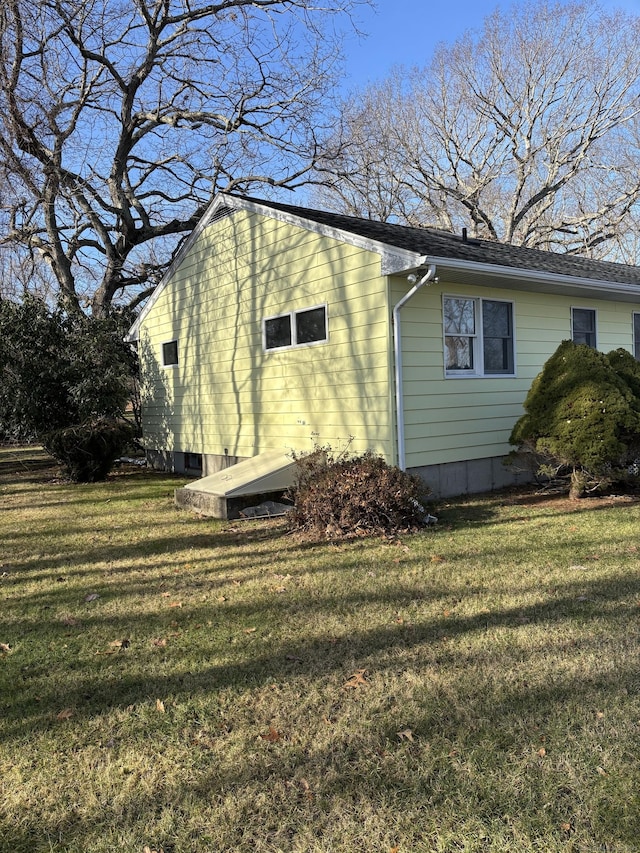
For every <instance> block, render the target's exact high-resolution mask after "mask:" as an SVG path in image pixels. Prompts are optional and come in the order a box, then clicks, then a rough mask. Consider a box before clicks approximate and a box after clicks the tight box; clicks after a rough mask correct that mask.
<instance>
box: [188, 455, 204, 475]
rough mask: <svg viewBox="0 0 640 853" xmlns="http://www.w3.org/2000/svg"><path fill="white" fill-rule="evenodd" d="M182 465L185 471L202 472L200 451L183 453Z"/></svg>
mask: <svg viewBox="0 0 640 853" xmlns="http://www.w3.org/2000/svg"><path fill="white" fill-rule="evenodd" d="M184 467H185V470H186V471H199V472H202V454H201V453H185V454H184Z"/></svg>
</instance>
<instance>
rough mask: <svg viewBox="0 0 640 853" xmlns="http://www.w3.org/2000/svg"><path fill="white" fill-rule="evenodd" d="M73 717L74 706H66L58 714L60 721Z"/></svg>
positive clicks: (57, 718) (57, 717)
mask: <svg viewBox="0 0 640 853" xmlns="http://www.w3.org/2000/svg"><path fill="white" fill-rule="evenodd" d="M71 717H73V708H64V709H63V710H62V711H59V712H58V713H57V714H56V720H59V721H60V722H62V721H63V720H70V719H71Z"/></svg>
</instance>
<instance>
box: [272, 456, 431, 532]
mask: <svg viewBox="0 0 640 853" xmlns="http://www.w3.org/2000/svg"><path fill="white" fill-rule="evenodd" d="M296 462H297V466H298V470H297V477H296V483H295V486H294V487H293V488H292V489H291V490H290V492H289V497H290V498H291V499H292V500H293V502H294V509H293V510H292V512H290V513H289V515H288V520H289V523H290V525H291V526H292V527H293V528H295V529H298V530H301V529H302V530H306V531H308V532H311V533H314V534H318V535H322V536H326V537H327V538H329V539H330V538H339V537H352V536H361V535H365V534H370V533H396V532H398V531H401V530H407V529H415V528H417V527H419V526H421V525H422V524H423V523H424V519H425V516H426V512H427V511H426V509H425V507H424V504H423V501H424V499H425V498H426V496H427V495H428V493H429V490H428V489H427V487H426V486H425V484H424V483H423V482H422V481H421V480H419V479H418V478H417V477H413V476H412V475H410V474H407V473H406V472H404V471H401V470H400V469H399V468H396V467H391V466H389V465H387V463H386V462H385V461H384V459H382V458H381V457H379V456H375V455H374V454H372V453H365V454H364V455H362V456H355V457H344V456H343V455H340V456H338V457H335V456H334V455H333V453H332V452H331V449H330V448H327V447H323V448H316V449H315V450H314V451H313V452H312V453H310V454H307V455H301V456H299V457H297V459H296Z"/></svg>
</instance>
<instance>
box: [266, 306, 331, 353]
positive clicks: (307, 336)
mask: <svg viewBox="0 0 640 853" xmlns="http://www.w3.org/2000/svg"><path fill="white" fill-rule="evenodd" d="M327 340H328V334H327V306H326V305H318V306H315V307H313V308H304V309H302V310H300V311H289V312H288V313H287V314H278V315H277V316H276V317H266V318H265V319H264V321H263V341H264V348H265V349H266V350H274V349H287V348H289V347H300V346H306V345H308V344H319V343H324V342H325V341H327Z"/></svg>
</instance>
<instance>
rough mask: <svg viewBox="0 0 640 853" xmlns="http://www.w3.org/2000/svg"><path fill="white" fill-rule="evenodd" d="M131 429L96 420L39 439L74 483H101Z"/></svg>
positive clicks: (116, 422)
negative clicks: (99, 481) (60, 463)
mask: <svg viewBox="0 0 640 853" xmlns="http://www.w3.org/2000/svg"><path fill="white" fill-rule="evenodd" d="M134 431H135V428H134V427H133V425H132V424H130V423H128V422H127V421H123V420H115V419H113V418H97V419H96V420H94V421H88V422H86V423H84V424H80V425H78V426H70V427H65V428H64V429H58V430H54V431H53V432H49V433H46V434H45V435H43V436H42V443H43V445H44V447H45V449H46V450H48V451H49V453H50V454H51V455H52V456H53V457H54V458H55V459H57V460H58V461H59V462H62V464H63V465H64V467H65V473H66V474H67V476H68V477H69V479H71V480H73V482H75V483H93V482H96V481H97V480H104V479H105V478H106V476H107V474H108V473H109V471H110V470H111V468H112V467H113V463H114V461H115V460H116V459H117V458H118V457H119V456H121V455H122V453H123V451H124V449H125V448H126V446H127V444H128V443H129V441H131V439H132V437H133V434H134Z"/></svg>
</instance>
